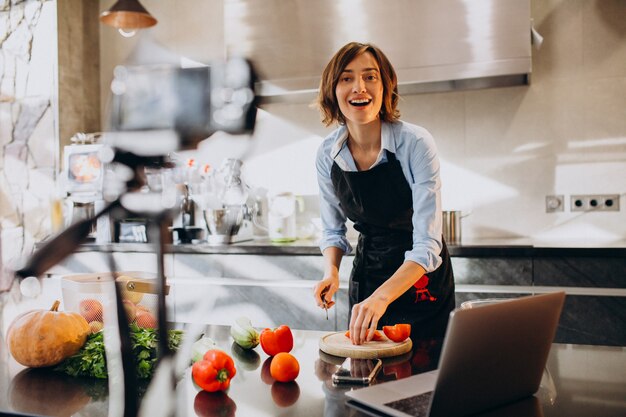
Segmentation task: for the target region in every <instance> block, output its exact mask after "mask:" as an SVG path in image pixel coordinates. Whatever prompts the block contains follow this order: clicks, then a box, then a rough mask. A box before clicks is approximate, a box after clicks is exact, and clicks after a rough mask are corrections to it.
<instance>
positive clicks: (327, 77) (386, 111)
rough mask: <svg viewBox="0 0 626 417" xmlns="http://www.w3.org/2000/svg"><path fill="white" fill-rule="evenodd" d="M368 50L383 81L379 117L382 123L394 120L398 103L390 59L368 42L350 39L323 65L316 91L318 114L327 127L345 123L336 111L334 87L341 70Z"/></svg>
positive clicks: (395, 78) (395, 82) (397, 115)
mask: <svg viewBox="0 0 626 417" xmlns="http://www.w3.org/2000/svg"><path fill="white" fill-rule="evenodd" d="M365 52H369V53H371V54H372V55H373V56H374V59H375V60H376V62H377V63H378V68H379V69H380V75H381V79H382V82H383V103H382V107H381V109H380V118H381V120H383V121H385V122H395V121H397V120H398V119H399V118H400V111H399V110H398V109H397V106H398V97H399V96H398V78H397V76H396V71H395V70H394V69H393V66H392V65H391V62H389V59H387V57H386V56H385V54H384V53H383V51H381V50H380V49H379V48H378V47H376V46H374V45H372V44H369V43H359V42H350V43H348V44H346V45H344V46H343V47H342V48H341V49H339V50H338V51H337V53H335V55H334V56H333V57H332V59H331V60H330V62H329V63H328V64H327V65H326V68H324V72H323V73H322V80H321V82H320V90H319V94H318V97H317V106H318V107H319V109H320V112H321V113H322V123H324V124H325V125H326V126H329V125H330V124H332V123H333V122H338V123H339V124H345V123H346V119H345V117H344V116H343V114H341V110H339V104H338V103H337V96H336V94H335V89H336V88H337V83H338V82H339V77H340V76H341V73H342V72H343V71H344V70H345V68H346V67H347V66H348V64H349V63H350V62H352V60H353V59H354V58H356V57H357V56H359V55H361V54H363V53H365Z"/></svg>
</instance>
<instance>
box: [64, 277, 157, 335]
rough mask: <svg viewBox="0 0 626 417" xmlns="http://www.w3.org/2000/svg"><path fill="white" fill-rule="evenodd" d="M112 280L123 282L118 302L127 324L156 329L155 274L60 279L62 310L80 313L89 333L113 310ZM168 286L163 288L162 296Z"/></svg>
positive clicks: (113, 293) (107, 319)
mask: <svg viewBox="0 0 626 417" xmlns="http://www.w3.org/2000/svg"><path fill="white" fill-rule="evenodd" d="M113 277H115V281H117V282H118V283H119V282H122V283H124V286H123V288H122V299H123V303H124V308H125V311H126V315H127V318H128V321H129V322H130V323H136V324H137V325H138V326H139V327H144V328H156V327H157V306H158V285H157V284H158V283H157V281H156V275H155V274H151V273H148V272H138V271H129V272H115V273H113V274H112V273H110V272H104V273H92V274H75V275H66V276H63V277H62V280H61V294H62V297H63V307H64V310H65V311H71V312H75V313H78V314H80V315H81V316H83V317H84V318H85V320H87V323H89V327H90V328H91V331H92V332H93V333H95V332H97V331H100V330H101V329H102V328H103V327H104V323H105V321H106V322H107V323H108V322H109V320H111V319H110V318H109V314H108V313H109V312H110V311H114V310H112V309H113V308H114V307H115V289H114V286H113V282H114V281H113ZM168 293H169V286H167V285H166V287H165V295H166V296H167V294H168Z"/></svg>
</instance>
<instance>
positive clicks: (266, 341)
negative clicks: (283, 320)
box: [260, 324, 293, 356]
mask: <svg viewBox="0 0 626 417" xmlns="http://www.w3.org/2000/svg"><path fill="white" fill-rule="evenodd" d="M260 340H261V348H263V351H264V352H265V353H267V354H268V355H270V356H275V355H276V354H277V353H280V352H287V353H289V352H291V349H293V334H291V329H290V328H289V326H287V325H284V324H283V325H282V326H279V327H277V328H276V329H269V328H266V329H264V330H263V331H262V332H261V336H260Z"/></svg>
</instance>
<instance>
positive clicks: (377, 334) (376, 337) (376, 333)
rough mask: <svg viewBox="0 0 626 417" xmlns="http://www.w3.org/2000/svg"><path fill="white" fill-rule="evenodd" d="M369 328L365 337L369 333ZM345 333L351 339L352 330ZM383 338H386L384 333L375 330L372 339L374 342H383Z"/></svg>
mask: <svg viewBox="0 0 626 417" xmlns="http://www.w3.org/2000/svg"><path fill="white" fill-rule="evenodd" d="M369 332H370V331H369V329H368V330H366V331H365V337H367V335H368V334H369ZM344 335H345V336H346V337H347V338H348V339H350V330H348V331H347V332H345V333H344ZM383 340H385V338H384V337H383V335H382V333H381V332H379V331H378V330H374V336H373V337H372V341H373V342H382V341H383Z"/></svg>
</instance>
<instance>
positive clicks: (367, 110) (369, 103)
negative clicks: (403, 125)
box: [335, 52, 383, 124]
mask: <svg viewBox="0 0 626 417" xmlns="http://www.w3.org/2000/svg"><path fill="white" fill-rule="evenodd" d="M335 95H336V96H337V101H338V104H339V110H341V113H342V114H343V116H344V117H345V119H346V121H347V123H356V124H367V123H371V122H373V121H374V120H377V119H378V118H379V113H380V108H381V106H382V103H383V83H382V80H381V77H380V69H379V68H378V63H377V62H376V59H374V56H373V55H372V54H371V53H370V52H364V53H362V54H361V55H359V56H357V57H356V58H354V59H353V60H352V61H351V62H350V63H349V64H348V65H347V66H346V68H345V69H344V70H343V72H342V73H341V75H340V76H339V81H338V82H337V87H335Z"/></svg>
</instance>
